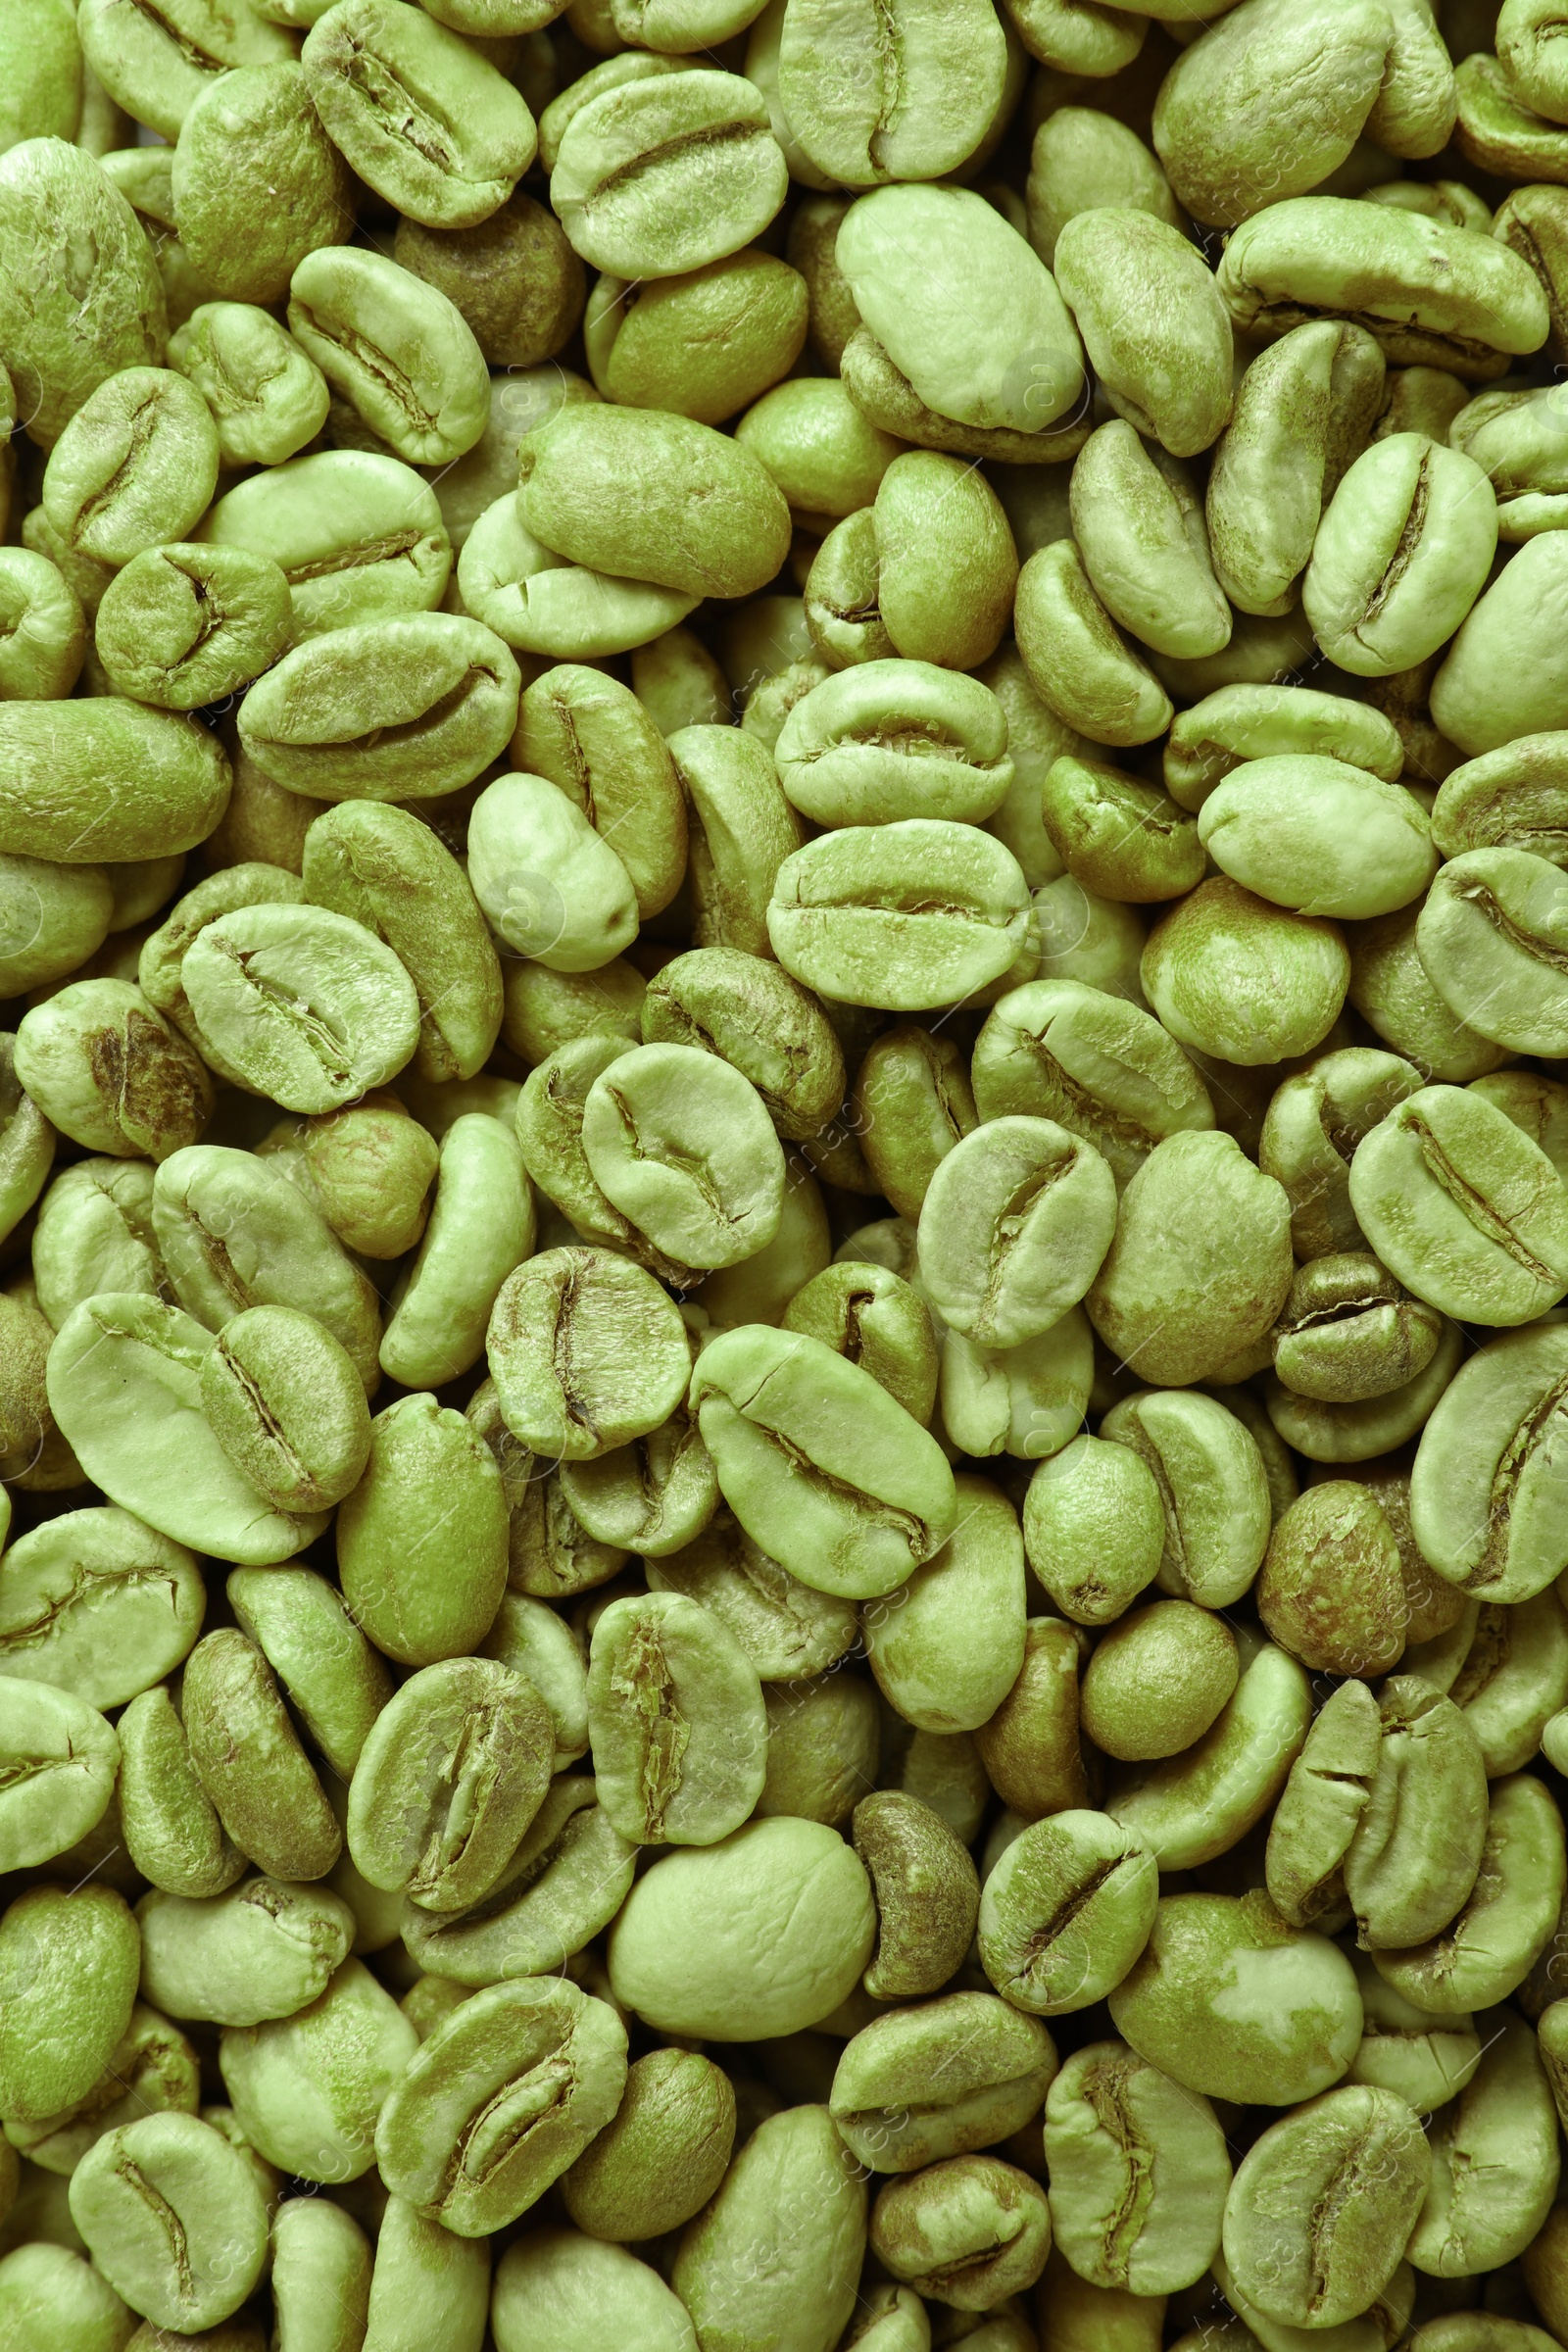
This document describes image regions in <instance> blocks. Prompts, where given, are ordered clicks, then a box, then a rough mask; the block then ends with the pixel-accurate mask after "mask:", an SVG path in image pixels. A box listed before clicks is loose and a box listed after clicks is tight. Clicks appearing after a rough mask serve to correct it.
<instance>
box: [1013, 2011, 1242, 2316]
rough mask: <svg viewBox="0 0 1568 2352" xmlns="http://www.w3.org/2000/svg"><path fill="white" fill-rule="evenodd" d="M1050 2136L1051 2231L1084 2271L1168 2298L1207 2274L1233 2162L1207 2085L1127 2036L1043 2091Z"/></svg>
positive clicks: (1089, 2055) (1075, 2063)
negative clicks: (1166, 2070)
mask: <svg viewBox="0 0 1568 2352" xmlns="http://www.w3.org/2000/svg"><path fill="white" fill-rule="evenodd" d="M1045 2143H1046V2158H1047V2162H1048V2163H1049V2165H1050V2167H1051V2220H1052V2228H1053V2231H1054V2237H1055V2241H1056V2244H1057V2245H1058V2246H1059V2247H1060V2248H1061V2250H1062V2252H1063V2253H1064V2254H1065V2255H1067V2256H1068V2258H1069V2260H1070V2261H1071V2262H1072V2264H1073V2266H1074V2269H1075V2270H1076V2272H1077V2274H1078V2276H1079V2277H1080V2278H1087V2279H1088V2280H1089V2282H1090V2283H1091V2284H1092V2285H1095V2286H1100V2287H1106V2288H1119V2289H1122V2290H1124V2291H1130V2292H1131V2293H1133V2294H1139V2295H1164V2294H1167V2293H1169V2292H1171V2291H1172V2290H1173V2289H1175V2288H1180V2287H1182V2286H1188V2285H1192V2284H1194V2283H1195V2281H1196V2280H1197V2279H1199V2278H1201V2277H1202V2274H1203V2272H1204V2271H1205V2270H1206V2269H1207V2267H1208V2264H1209V2263H1210V2261H1211V2260H1212V2259H1213V2256H1214V2253H1215V2250H1216V2249H1217V2247H1218V2245H1219V2236H1220V2221H1221V2215H1222V2213H1223V2211H1224V2207H1225V2198H1226V2192H1227V2191H1228V2189H1229V2188H1230V2185H1231V2167H1230V2159H1229V2157H1228V2155H1227V2154H1226V2150H1225V2140H1224V2135H1223V2133H1222V2132H1221V2131H1220V2128H1219V2124H1218V2121H1217V2119H1216V2117H1215V2114H1214V2110H1213V2108H1212V2107H1211V2106H1210V2104H1209V2102H1208V2100H1207V2099H1205V2098H1204V2097H1203V2095H1202V2093H1201V2091H1191V2090H1186V2089H1182V2088H1179V2087H1178V2085H1177V2084H1176V2083H1174V2082H1171V2081H1170V2080H1169V2078H1168V2077H1167V2076H1165V2075H1163V2074H1161V2073H1160V2071H1159V2069H1158V2068H1157V2067H1155V2066H1151V2065H1150V2064H1149V2063H1148V2061H1147V2060H1145V2059H1143V2058H1140V2057H1138V2056H1137V2055H1136V2053H1135V2052H1133V2051H1132V2050H1130V2049H1129V2048H1128V2047H1127V2044H1126V2043H1125V2042H1121V2041H1099V2042H1092V2043H1090V2044H1089V2045H1088V2047H1087V2048H1084V2049H1081V2050H1077V2051H1075V2052H1074V2054H1073V2055H1072V2057H1070V2058H1069V2059H1068V2060H1067V2062H1066V2064H1065V2065H1064V2066H1063V2067H1062V2070H1061V2072H1060V2074H1059V2075H1057V2077H1056V2079H1055V2081H1054V2082H1053V2083H1052V2085H1051V2088H1050V2089H1049V2090H1048V2091H1047V2093H1046V2124H1045ZM1135 2182H1137V2184H1138V2186H1137V2187H1136V2188H1135V2187H1134V2183H1135Z"/></svg>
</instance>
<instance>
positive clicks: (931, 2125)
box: [830, 1992, 1056, 2173]
mask: <svg viewBox="0 0 1568 2352" xmlns="http://www.w3.org/2000/svg"><path fill="white" fill-rule="evenodd" d="M1055 2072H1056V2052H1055V2046H1054V2043H1053V2041H1052V2038H1051V2034H1050V2033H1049V2031H1048V2030H1047V2028H1046V2027H1045V2026H1043V2025H1042V2024H1041V2023H1040V2021H1039V2020H1038V2019H1037V2018H1033V2017H1028V2016H1025V2015H1024V2014H1023V2013H1022V2012H1021V2011H1020V2010H1017V2009H1014V2008H1010V2007H1009V2006H1008V2005H1007V2003H1006V2002H1005V2001H999V2000H997V1999H996V1998H995V1996H994V1995H992V1994H990V1993H984V1992H953V1993H948V1994H947V1995H946V1996H945V1997H944V1998H943V1999H942V2000H940V2001H933V2002H930V2003H928V2004H927V2005H926V2006H925V2007H924V2008H921V2009H900V2010H894V2011H892V2012H890V2014H889V2015H887V2016H886V2017H879V2018H877V2019H875V2020H874V2021H873V2022H872V2024H870V2025H869V2026H867V2027H865V2028H864V2029H863V2031H862V2032H860V2033H858V2034H855V2035H854V2036H853V2038H852V2039H851V2040H850V2041H848V2042H847V2043H846V2044H845V2048H844V2052H843V2055H842V2057H841V2058H840V2060H839V2063H838V2067H837V2070H836V2072H835V2074H834V2077H833V2089H832V2097H831V2102H830V2103H831V2107H832V2113H833V2120H834V2122H835V2124H836V2125H837V2126H838V2130H839V2134H840V2136H841V2138H842V2139H843V2140H844V2142H845V2144H846V2145H847V2146H848V2147H849V2148H850V2149H851V2150H852V2152H853V2153H854V2154H855V2155H856V2156H857V2157H858V2159H859V2161H860V2162H861V2163H862V2164H864V2165H867V2166H869V2167H870V2168H871V2169H872V2170H874V2171H876V2172H882V2173H913V2172H918V2171H919V2169H920V2168H921V2167H922V2166H923V2165H927V2164H930V2163H933V2162H935V2161H937V2160H939V2159H941V2158H943V2157H947V2156H956V2155H962V2154H964V2153H966V2152H967V2151H968V2150H969V2149H971V2148H976V2147H985V2146H987V2145H988V2144H989V2143H990V2142H992V2141H993V2140H997V2139H1002V2138H1005V2136H1006V2134H1007V2133H1008V2131H1016V2130H1017V2129H1019V2128H1020V2127H1021V2126H1022V2125H1023V2124H1025V2123H1027V2122H1028V2120H1029V2118H1030V2117H1031V2116H1034V2115H1037V2114H1038V2113H1039V2111H1040V2103H1041V2100H1042V2099H1043V2098H1044V2096H1045V2093H1046V2090H1047V2087H1048V2085H1049V2084H1050V2082H1051V2081H1052V2078H1053V2077H1054V2074H1055Z"/></svg>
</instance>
